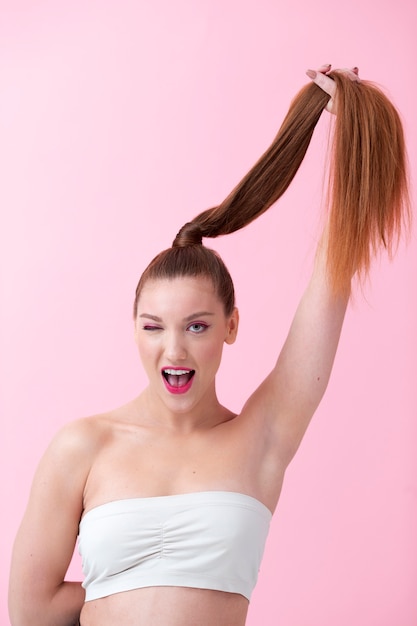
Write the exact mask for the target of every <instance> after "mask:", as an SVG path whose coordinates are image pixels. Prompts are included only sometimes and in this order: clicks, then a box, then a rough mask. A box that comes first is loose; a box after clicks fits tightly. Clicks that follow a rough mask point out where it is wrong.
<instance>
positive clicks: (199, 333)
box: [135, 277, 238, 413]
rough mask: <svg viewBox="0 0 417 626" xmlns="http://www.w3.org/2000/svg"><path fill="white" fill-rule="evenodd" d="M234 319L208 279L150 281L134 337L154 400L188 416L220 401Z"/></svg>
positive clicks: (235, 312) (146, 287) (236, 321)
mask: <svg viewBox="0 0 417 626" xmlns="http://www.w3.org/2000/svg"><path fill="white" fill-rule="evenodd" d="M237 327H238V312H237V310H236V309H235V310H234V311H233V313H232V315H231V316H230V317H226V315H225V313H224V307H223V303H222V302H221V301H220V300H219V298H218V296H217V294H216V293H215V290H214V287H213V284H212V282H211V280H210V279H209V278H206V277H196V278H194V277H178V278H173V279H158V280H149V281H148V282H147V283H145V285H144V287H143V290H142V292H141V295H140V298H139V302H138V313H137V318H136V321H135V337H136V342H137V345H138V348H139V353H140V356H141V359H142V363H143V366H144V368H145V371H146V373H147V375H148V378H149V382H150V391H151V393H152V397H153V398H155V399H157V400H158V401H162V402H163V404H164V405H165V406H166V407H167V408H168V409H170V410H171V411H173V412H181V413H186V412H190V411H193V410H195V409H196V408H198V407H199V406H202V404H201V403H202V401H204V404H205V403H206V402H207V400H209V401H210V400H213V399H215V375H216V373H217V370H218V368H219V365H220V361H221V356H222V351H223V346H224V343H228V344H230V343H233V342H234V340H235V338H236V333H237Z"/></svg>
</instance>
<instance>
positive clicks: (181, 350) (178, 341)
mask: <svg viewBox="0 0 417 626" xmlns="http://www.w3.org/2000/svg"><path fill="white" fill-rule="evenodd" d="M165 354H166V356H167V358H168V359H170V361H173V362H174V361H183V360H184V359H186V358H187V349H186V347H185V344H184V340H183V338H182V337H181V336H179V335H177V334H172V335H168V337H167V343H166V346H165Z"/></svg>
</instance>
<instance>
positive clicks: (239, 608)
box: [81, 587, 249, 626]
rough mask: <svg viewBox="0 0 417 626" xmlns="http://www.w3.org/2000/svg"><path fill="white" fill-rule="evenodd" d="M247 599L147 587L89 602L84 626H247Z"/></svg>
mask: <svg viewBox="0 0 417 626" xmlns="http://www.w3.org/2000/svg"><path fill="white" fill-rule="evenodd" d="M248 606H249V603H248V600H247V599H246V598H245V597H244V596H241V595H240V594H236V593H227V592H223V591H212V590H209V589H192V588H189V587H146V588H143V589H134V590H133V591H125V592H123V593H116V594H114V595H112V596H108V597H106V598H100V599H99V600H92V601H90V602H86V603H85V605H84V607H83V609H82V611H81V626H114V625H115V624H123V626H196V625H197V624H198V626H213V624H216V626H244V624H245V621H246V615H247V612H248Z"/></svg>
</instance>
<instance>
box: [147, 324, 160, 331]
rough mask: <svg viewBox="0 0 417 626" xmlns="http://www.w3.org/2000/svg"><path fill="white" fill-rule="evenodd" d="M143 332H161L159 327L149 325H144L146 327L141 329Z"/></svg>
mask: <svg viewBox="0 0 417 626" xmlns="http://www.w3.org/2000/svg"><path fill="white" fill-rule="evenodd" d="M143 330H161V327H160V326H152V325H150V324H146V326H144V327H143Z"/></svg>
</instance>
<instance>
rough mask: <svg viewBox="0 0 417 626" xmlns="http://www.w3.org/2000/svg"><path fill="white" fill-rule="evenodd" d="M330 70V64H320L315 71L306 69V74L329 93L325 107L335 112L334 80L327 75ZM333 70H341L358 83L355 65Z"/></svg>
mask: <svg viewBox="0 0 417 626" xmlns="http://www.w3.org/2000/svg"><path fill="white" fill-rule="evenodd" d="M330 70H331V65H329V64H326V65H322V66H321V67H319V69H318V70H317V71H316V70H307V72H306V74H307V76H308V77H309V78H311V80H312V81H313V82H314V83H316V85H318V86H319V87H320V89H323V91H325V92H326V93H327V94H329V96H330V100H329V101H328V103H327V104H326V107H325V108H326V110H327V111H330V113H334V114H335V113H336V105H335V96H336V83H335V82H334V80H333V79H332V78H330V76H327V74H328V72H330ZM335 71H336V72H342V73H343V74H345V75H346V76H347V77H348V78H350V80H352V81H354V82H357V83H360V78H359V69H358V68H357V67H352V68H347V67H345V68H342V69H340V70H335Z"/></svg>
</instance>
